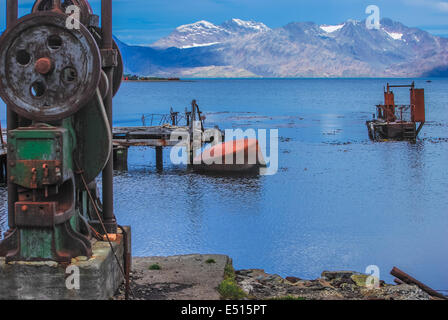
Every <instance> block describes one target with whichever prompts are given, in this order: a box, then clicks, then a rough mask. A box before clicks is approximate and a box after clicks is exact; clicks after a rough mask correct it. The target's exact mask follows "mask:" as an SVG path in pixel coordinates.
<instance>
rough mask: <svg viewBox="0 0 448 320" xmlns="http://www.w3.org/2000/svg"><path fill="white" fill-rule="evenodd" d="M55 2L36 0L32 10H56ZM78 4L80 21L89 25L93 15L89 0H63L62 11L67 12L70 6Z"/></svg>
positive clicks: (34, 11)
mask: <svg viewBox="0 0 448 320" xmlns="http://www.w3.org/2000/svg"><path fill="white" fill-rule="evenodd" d="M54 4H55V2H54V1H53V0H36V2H35V3H34V5H33V9H32V12H33V13H36V12H40V11H51V10H54V9H55V8H54ZM73 5H75V6H77V7H78V8H79V10H80V11H79V13H80V19H79V20H80V22H81V23H82V24H83V25H85V26H88V25H89V22H90V17H91V16H92V15H93V11H92V8H91V7H90V4H89V2H88V1H87V0H61V8H60V9H61V11H62V12H63V13H65V12H66V9H67V8H68V7H69V6H73Z"/></svg>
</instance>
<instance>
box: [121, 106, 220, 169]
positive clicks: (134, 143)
mask: <svg viewBox="0 0 448 320" xmlns="http://www.w3.org/2000/svg"><path fill="white" fill-rule="evenodd" d="M154 116H155V115H154V114H150V115H145V116H143V117H142V122H143V124H145V122H146V120H149V119H151V124H153V120H154ZM156 116H162V119H161V120H160V121H159V125H151V126H145V125H143V126H138V127H115V128H113V146H114V150H113V157H114V169H115V170H124V171H125V170H127V168H128V165H127V158H128V149H129V148H130V147H153V148H155V151H156V168H157V170H163V149H164V148H169V147H174V146H178V147H179V146H180V147H186V148H187V150H189V152H190V155H189V156H190V160H191V162H192V160H193V157H194V155H193V150H194V148H193V144H194V143H195V142H194V140H193V136H194V135H196V134H201V135H202V134H203V133H204V131H205V127H204V122H203V121H204V117H203V116H202V112H201V111H200V110H199V107H198V105H197V103H196V101H195V100H193V101H192V103H191V111H188V110H185V116H184V117H183V118H182V119H183V120H184V122H185V123H184V125H179V123H180V122H181V120H182V119H181V117H180V116H179V113H178V112H174V111H173V110H172V109H171V110H170V114H167V115H156ZM197 121H199V122H200V126H199V127H195V126H194V123H195V122H197ZM162 122H165V123H163V124H162ZM218 130H219V129H218ZM219 132H220V134H221V139H222V141H223V140H224V133H223V132H222V131H221V130H219ZM172 137H175V139H173V138H172ZM210 142H212V138H211V137H208V138H207V136H205V138H204V139H201V145H202V144H205V143H210Z"/></svg>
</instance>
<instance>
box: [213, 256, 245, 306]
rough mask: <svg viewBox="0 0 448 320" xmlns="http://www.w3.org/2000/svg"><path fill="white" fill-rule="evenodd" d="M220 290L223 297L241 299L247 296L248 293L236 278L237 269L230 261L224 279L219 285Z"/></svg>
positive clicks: (225, 298)
mask: <svg viewBox="0 0 448 320" xmlns="http://www.w3.org/2000/svg"><path fill="white" fill-rule="evenodd" d="M218 292H219V294H220V295H221V299H224V300H241V299H243V298H246V297H247V295H246V293H245V292H244V291H243V290H242V289H241V288H240V287H239V286H238V284H237V283H236V280H235V270H234V269H233V266H232V265H231V264H230V263H229V264H227V265H226V267H225V269H224V280H223V281H222V282H221V283H220V284H219V286H218Z"/></svg>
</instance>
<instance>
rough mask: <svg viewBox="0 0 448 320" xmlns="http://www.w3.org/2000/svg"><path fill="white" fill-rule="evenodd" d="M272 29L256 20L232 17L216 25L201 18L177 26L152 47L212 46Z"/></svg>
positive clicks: (183, 47)
mask: <svg viewBox="0 0 448 320" xmlns="http://www.w3.org/2000/svg"><path fill="white" fill-rule="evenodd" d="M270 30H271V29H270V28H269V27H267V26H266V25H265V24H263V23H261V22H255V21H244V20H241V19H232V20H229V21H226V22H224V23H222V24H221V25H215V24H213V23H211V22H208V21H205V20H201V21H198V22H195V23H191V24H185V25H182V26H179V27H177V28H176V29H175V30H174V31H173V32H172V33H171V34H170V35H169V36H167V37H164V38H162V39H160V40H158V41H157V42H155V43H154V44H152V45H151V47H154V48H161V49H164V48H169V47H176V48H181V49H185V48H193V47H199V46H210V45H212V44H216V43H220V42H225V41H228V40H231V39H233V38H235V37H241V36H246V35H250V34H257V33H264V32H268V31H270Z"/></svg>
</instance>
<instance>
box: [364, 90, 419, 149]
mask: <svg viewBox="0 0 448 320" xmlns="http://www.w3.org/2000/svg"><path fill="white" fill-rule="evenodd" d="M391 88H409V92H410V103H409V104H408V105H399V104H396V103H395V95H394V92H393V91H392V90H391ZM376 108H377V113H376V115H374V119H373V120H370V121H367V122H366V124H367V129H368V130H369V137H370V139H372V140H374V141H382V140H388V139H390V140H410V141H415V140H416V139H417V136H418V135H419V133H420V131H421V129H422V128H423V125H424V124H425V121H426V115H425V114H426V111H425V91H424V89H417V88H415V83H414V82H413V83H412V84H411V85H389V84H387V87H386V89H385V91H384V104H382V105H377V106H376ZM417 124H418V127H417Z"/></svg>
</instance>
